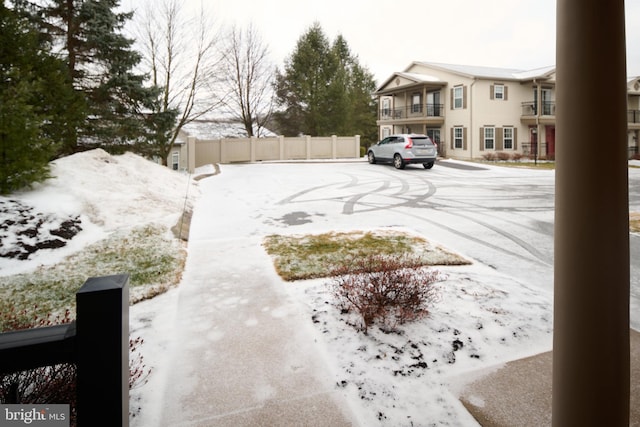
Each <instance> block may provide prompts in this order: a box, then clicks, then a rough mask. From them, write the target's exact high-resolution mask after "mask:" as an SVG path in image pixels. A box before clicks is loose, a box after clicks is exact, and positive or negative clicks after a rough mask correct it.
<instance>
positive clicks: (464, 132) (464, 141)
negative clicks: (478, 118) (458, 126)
mask: <svg viewBox="0 0 640 427" xmlns="http://www.w3.org/2000/svg"><path fill="white" fill-rule="evenodd" d="M462 149H464V150H466V149H467V128H462Z"/></svg>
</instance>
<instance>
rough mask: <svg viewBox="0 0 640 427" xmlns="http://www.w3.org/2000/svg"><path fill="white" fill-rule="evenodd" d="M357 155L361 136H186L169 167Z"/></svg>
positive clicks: (351, 157) (171, 156)
mask: <svg viewBox="0 0 640 427" xmlns="http://www.w3.org/2000/svg"><path fill="white" fill-rule="evenodd" d="M359 157H360V135H355V136H349V137H342V136H335V135H334V136H329V137H311V136H302V137H295V138H291V137H284V136H278V137H273V138H225V139H213V140H204V139H197V138H195V137H188V138H187V143H186V144H179V145H177V146H176V147H175V149H174V150H173V152H172V154H171V155H170V157H169V159H168V162H169V167H173V169H182V170H187V171H188V172H193V171H194V170H195V168H197V167H200V166H204V165H208V164H216V163H237V162H261V161H278V160H313V159H356V158H359Z"/></svg>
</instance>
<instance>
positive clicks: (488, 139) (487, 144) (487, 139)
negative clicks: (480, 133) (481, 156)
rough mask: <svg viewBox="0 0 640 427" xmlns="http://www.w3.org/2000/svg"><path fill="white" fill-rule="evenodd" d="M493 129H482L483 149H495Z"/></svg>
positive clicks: (494, 130)
mask: <svg viewBox="0 0 640 427" xmlns="http://www.w3.org/2000/svg"><path fill="white" fill-rule="evenodd" d="M495 134H496V129H495V128H484V149H485V150H493V149H494V148H495Z"/></svg>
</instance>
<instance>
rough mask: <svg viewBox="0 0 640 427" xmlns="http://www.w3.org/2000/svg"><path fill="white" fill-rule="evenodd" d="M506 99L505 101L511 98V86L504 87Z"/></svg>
mask: <svg viewBox="0 0 640 427" xmlns="http://www.w3.org/2000/svg"><path fill="white" fill-rule="evenodd" d="M504 100H505V101H508V100H509V86H505V87H504Z"/></svg>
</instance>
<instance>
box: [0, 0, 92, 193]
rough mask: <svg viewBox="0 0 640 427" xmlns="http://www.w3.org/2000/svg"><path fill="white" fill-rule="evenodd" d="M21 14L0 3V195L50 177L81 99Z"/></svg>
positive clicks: (45, 45)
mask: <svg viewBox="0 0 640 427" xmlns="http://www.w3.org/2000/svg"><path fill="white" fill-rule="evenodd" d="M23 12H24V11H23V10H20V11H14V10H10V9H8V8H6V7H5V6H4V4H2V3H0V59H1V60H0V193H3V194H4V193H9V192H11V191H13V190H16V189H19V188H22V187H24V186H27V185H29V184H31V183H33V182H34V181H41V180H43V179H45V178H46V177H47V176H48V170H49V168H48V164H49V161H50V160H51V159H52V158H53V157H54V155H55V153H56V150H57V149H58V143H57V142H58V141H60V140H63V139H64V138H65V137H66V135H67V132H68V129H69V127H68V123H69V122H71V123H72V122H73V121H74V114H75V112H76V111H78V110H81V109H82V102H81V99H80V98H79V97H78V94H77V93H76V92H75V91H74V90H73V87H72V86H71V82H70V80H69V79H68V75H67V72H66V69H65V64H64V63H63V62H62V61H60V60H58V59H56V58H54V57H53V56H51V55H50V54H48V53H47V52H49V51H50V50H51V47H50V45H49V44H48V43H47V42H46V39H44V38H42V37H41V35H40V34H39V32H38V30H37V28H36V27H34V26H33V25H32V23H31V22H30V20H29V19H28V18H27V16H28V15H27V14H25V13H23Z"/></svg>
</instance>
